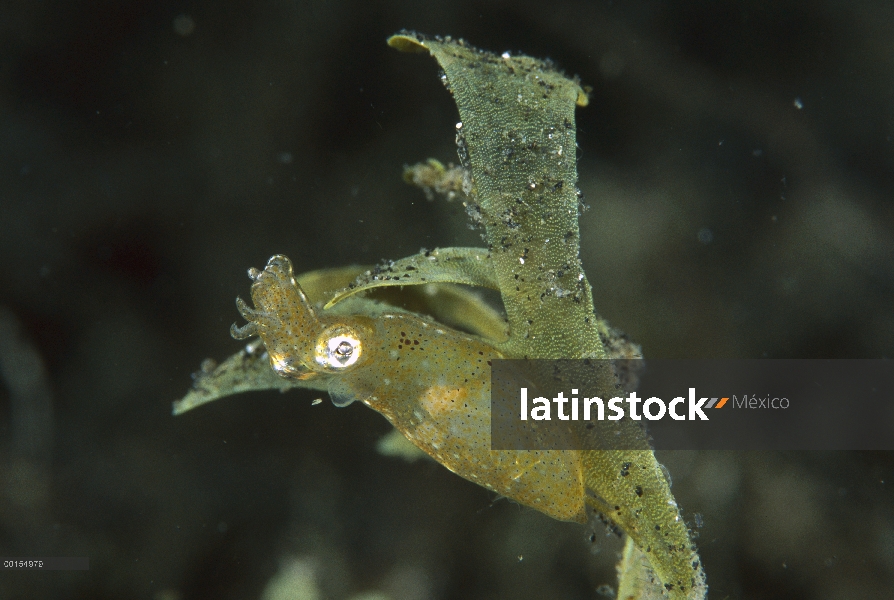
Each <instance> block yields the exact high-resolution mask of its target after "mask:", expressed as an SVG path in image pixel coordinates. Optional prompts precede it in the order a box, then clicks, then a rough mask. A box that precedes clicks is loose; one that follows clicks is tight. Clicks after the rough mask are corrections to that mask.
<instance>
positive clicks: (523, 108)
mask: <svg viewBox="0 0 894 600" xmlns="http://www.w3.org/2000/svg"><path fill="white" fill-rule="evenodd" d="M388 44H389V45H390V46H392V47H394V48H396V49H398V50H401V51H405V52H417V53H418V52H424V51H428V52H429V53H430V54H431V55H432V56H433V57H434V58H435V60H436V61H437V62H438V64H439V65H440V67H441V68H442V69H443V71H444V79H445V83H446V85H447V87H448V89H449V90H450V92H451V93H452V94H453V97H454V100H455V102H456V105H457V108H458V109H459V115H460V123H457V126H456V127H457V145H458V149H459V156H460V161H461V163H462V166H463V167H465V168H467V169H469V172H470V175H471V189H470V190H469V191H468V196H469V202H470V203H471V204H472V211H471V212H472V213H474V212H475V211H477V212H478V214H479V217H478V218H477V219H475V220H476V221H478V222H480V224H481V225H483V227H484V229H485V236H486V240H487V242H488V250H489V251H490V253H491V257H492V261H493V265H494V271H495V274H496V278H497V283H498V285H499V289H500V293H501V296H502V298H503V303H504V306H505V309H506V313H507V317H508V321H509V333H510V337H509V340H508V342H507V343H506V344H504V345H502V346H501V349H502V350H504V351H505V352H506V353H507V355H509V356H513V357H517V358H521V357H526V358H605V357H607V352H606V348H605V347H604V345H603V342H602V339H604V337H605V331H604V330H605V324H604V322H602V321H601V320H599V319H598V318H597V317H596V315H595V312H594V307H593V300H592V290H591V287H590V284H589V282H588V281H587V278H586V275H585V274H584V272H583V268H582V267H581V263H580V258H579V252H580V246H579V236H580V233H579V225H578V210H579V198H578V191H577V187H576V182H577V165H576V154H575V152H576V147H577V146H576V131H575V124H574V123H575V121H574V110H575V107H576V106H584V105H586V104H587V96H586V93H585V92H584V91H583V89H582V88H581V86H580V85H579V84H578V82H577V81H575V80H571V79H569V78H567V77H565V76H564V75H563V74H562V73H560V72H558V71H556V70H555V69H554V68H553V66H552V65H551V64H550V63H548V62H545V61H541V60H537V59H534V58H531V57H528V56H523V55H515V56H513V55H510V54H509V53H504V54H502V55H500V56H497V55H495V54H491V53H489V52H484V51H480V50H478V49H476V48H473V47H472V46H470V45H468V44H466V43H465V42H464V41H463V40H453V39H451V38H428V37H425V36H422V35H419V34H416V33H411V32H401V33H399V34H397V35H395V36H392V37H391V38H390V39H389V40H388ZM600 334H602V337H600ZM600 379H601V381H600V384H599V385H598V386H597V389H598V391H597V393H598V394H599V395H600V396H601V397H611V396H612V395H614V393H613V392H614V391H615V388H614V386H615V379H614V375H613V373H611V370H610V368H609V367H608V365H607V364H606V366H605V373H604V374H603V375H602V376H601V378H600ZM622 423H623V422H622ZM622 427H624V428H625V429H624V431H622V432H621V433H622V434H623V435H624V436H625V437H626V438H627V439H639V440H641V445H642V449H640V450H632V451H584V452H580V457H579V459H578V460H580V464H581V475H582V478H583V481H584V483H585V485H586V487H587V488H588V492H587V494H588V496H587V500H588V502H589V504H591V505H592V506H594V507H595V508H596V509H597V510H598V511H600V512H601V513H603V514H604V515H605V516H606V517H608V518H610V519H612V520H613V521H614V522H615V523H616V524H617V525H619V526H620V527H621V528H622V529H623V530H624V531H625V532H626V533H627V534H628V536H629V537H630V538H631V539H632V540H633V541H634V542H635V544H636V545H637V546H638V550H639V553H640V555H642V556H645V557H647V560H648V562H649V563H650V564H651V568H652V570H653V571H654V573H655V575H656V576H657V577H658V579H659V580H660V582H661V585H660V586H658V588H657V590H658V592H659V593H662V594H666V595H667V597H669V598H674V599H699V598H703V597H704V596H705V593H706V587H705V584H704V572H703V570H702V569H701V563H700V560H699V559H698V555H697V554H696V552H695V550H694V546H693V545H692V542H691V540H690V537H689V533H688V531H687V529H686V526H685V524H684V523H683V521H682V519H681V517H680V511H679V509H678V507H677V505H676V502H675V501H674V499H673V494H672V493H671V491H670V486H669V484H668V482H667V481H666V480H665V478H664V475H663V472H662V470H661V467H660V465H659V464H658V463H657V461H656V460H655V456H654V453H653V452H652V451H651V448H650V447H649V444H648V442H647V440H646V439H645V437H644V436H643V435H642V433H641V431H639V430H638V428H637V427H636V425H635V424H634V423H632V422H628V423H627V424H626V425H622ZM642 573H645V571H643V570H641V569H636V568H631V569H627V570H625V571H623V572H622V582H621V589H633V588H632V587H631V586H630V582H629V581H627V582H625V581H623V577H637V576H638V575H640V574H642ZM662 588H663V590H662Z"/></svg>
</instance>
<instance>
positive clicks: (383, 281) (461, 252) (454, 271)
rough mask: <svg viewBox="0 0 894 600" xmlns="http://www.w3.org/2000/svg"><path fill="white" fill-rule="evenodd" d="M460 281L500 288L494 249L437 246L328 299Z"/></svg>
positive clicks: (382, 267) (372, 272) (363, 278)
mask: <svg viewBox="0 0 894 600" xmlns="http://www.w3.org/2000/svg"><path fill="white" fill-rule="evenodd" d="M431 283H456V284H461V285H470V286H478V287H485V288H490V289H494V290H496V289H499V287H498V283H497V278H496V274H495V273H494V268H493V265H492V264H491V261H490V252H488V251H487V250H484V249H481V248H435V249H434V250H425V251H423V252H420V253H419V254H414V255H413V256H408V257H407V258H402V259H400V260H395V261H389V262H388V263H386V264H384V265H379V266H377V267H374V268H373V269H370V270H367V271H365V272H364V273H363V274H361V275H360V276H359V277H358V278H357V279H356V280H355V281H354V282H352V283H351V284H350V285H349V286H348V287H346V288H344V289H342V290H340V291H338V292H336V293H335V295H334V296H333V297H332V299H331V300H330V301H329V302H328V303H326V306H325V308H331V307H332V306H334V305H335V304H336V303H338V302H341V301H342V300H344V299H345V298H348V297H350V296H352V295H354V294H357V293H359V292H368V291H370V290H373V289H376V288H380V287H394V286H405V285H427V284H431Z"/></svg>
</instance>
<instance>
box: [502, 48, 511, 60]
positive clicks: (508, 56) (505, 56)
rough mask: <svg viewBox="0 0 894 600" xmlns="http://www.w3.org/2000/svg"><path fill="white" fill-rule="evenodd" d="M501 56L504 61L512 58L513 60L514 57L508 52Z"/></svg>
mask: <svg viewBox="0 0 894 600" xmlns="http://www.w3.org/2000/svg"><path fill="white" fill-rule="evenodd" d="M500 56H502V57H503V60H509V59H510V58H512V55H511V54H509V51H508V50H507V51H506V52H504V53H503V54H501V55H500Z"/></svg>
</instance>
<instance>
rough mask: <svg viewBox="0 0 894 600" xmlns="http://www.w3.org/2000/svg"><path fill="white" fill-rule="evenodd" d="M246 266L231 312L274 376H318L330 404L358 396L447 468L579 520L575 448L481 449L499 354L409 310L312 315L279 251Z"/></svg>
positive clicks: (487, 427)
mask: <svg viewBox="0 0 894 600" xmlns="http://www.w3.org/2000/svg"><path fill="white" fill-rule="evenodd" d="M251 274H252V275H253V279H254V280H255V283H254V284H253V285H252V300H253V301H254V305H255V308H254V309H252V308H249V307H248V306H247V305H245V304H244V303H242V304H240V311H241V312H242V315H243V316H244V317H245V318H246V319H247V320H248V321H249V325H248V326H246V328H247V330H250V331H251V332H252V333H255V332H256V333H257V334H258V335H260V336H261V339H262V340H263V341H264V344H265V346H266V348H267V352H268V353H269V355H270V362H271V365H272V367H273V368H274V370H276V371H277V372H278V373H279V374H280V375H282V376H285V377H295V378H298V379H310V378H313V377H328V378H329V392H330V395H331V396H332V399H333V402H334V403H335V404H337V405H339V406H344V405H347V404H350V403H351V402H353V401H358V400H359V401H360V402H363V403H364V404H366V405H367V406H369V407H370V408H372V409H374V410H376V411H378V412H379V413H381V414H382V415H384V416H385V417H386V418H387V419H388V420H389V421H390V422H391V423H392V424H393V425H394V426H395V427H396V428H397V429H398V430H399V431H401V433H403V434H404V435H405V436H406V437H407V438H408V439H409V440H410V441H411V442H413V443H414V444H415V445H416V446H418V447H419V448H420V449H422V450H423V451H425V452H426V453H427V454H429V455H430V456H432V457H433V458H435V459H436V460H437V461H438V462H440V463H441V464H443V465H444V466H446V467H447V468H448V469H450V470H451V471H453V472H454V473H456V474H458V475H460V476H462V477H464V478H466V479H469V480H470V481H473V482H475V483H478V484H479V485H482V486H484V487H486V488H488V489H490V490H492V491H494V492H496V493H498V494H501V495H503V496H506V497H508V498H511V499H513V500H516V501H517V502H519V503H521V504H525V505H527V506H531V507H533V508H536V509H538V510H540V511H542V512H544V513H546V514H548V515H550V516H552V517H554V518H556V519H561V520H565V521H578V522H584V521H585V520H586V519H587V516H586V511H585V506H584V501H585V500H584V498H585V494H584V490H583V483H582V476H581V465H580V460H579V453H577V452H562V451H556V450H553V451H495V450H491V449H490V364H491V361H492V360H494V359H498V358H503V355H502V354H501V353H500V352H499V351H498V350H496V349H495V348H494V347H493V346H491V345H489V344H487V343H485V342H483V341H482V340H480V339H477V338H475V337H472V336H469V335H466V334H463V333H460V332H458V331H455V330H452V329H449V328H446V327H443V326H441V325H439V324H438V323H435V322H430V321H427V320H425V319H423V318H421V317H419V316H416V315H410V314H405V313H385V314H383V315H381V316H379V317H377V318H375V319H373V318H370V317H366V316H348V317H344V316H334V315H327V314H325V312H322V313H321V314H317V311H315V310H314V309H313V307H311V306H310V304H309V303H308V302H307V300H306V298H305V297H304V294H303V292H302V291H301V288H300V287H299V286H298V285H297V283H296V282H295V279H294V277H293V274H292V264H291V262H290V261H289V259H288V258H286V257H285V256H282V255H277V256H274V257H273V258H271V259H270V261H269V262H268V264H267V267H266V268H265V269H264V271H263V272H256V271H253V272H251ZM252 325H253V327H252ZM333 340H340V341H338V343H337V344H336V343H335V342H333ZM342 343H346V344H349V345H350V346H351V348H350V350H348V349H347V346H341V345H342ZM339 347H342V348H343V352H342V355H339V354H338V348H339ZM347 353H349V356H350V358H349V359H348V360H351V359H353V361H352V362H350V364H344V363H346V362H347V361H344V360H342V358H344V354H347ZM339 361H341V362H339Z"/></svg>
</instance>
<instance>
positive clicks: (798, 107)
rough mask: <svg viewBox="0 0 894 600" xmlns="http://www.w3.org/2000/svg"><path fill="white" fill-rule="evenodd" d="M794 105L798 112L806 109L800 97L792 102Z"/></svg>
mask: <svg viewBox="0 0 894 600" xmlns="http://www.w3.org/2000/svg"><path fill="white" fill-rule="evenodd" d="M792 105H793V106H794V107H795V108H797V109H798V110H801V109H802V108H804V103H803V102H801V98H800V97H798V98H795V101H794V102H792Z"/></svg>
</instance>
